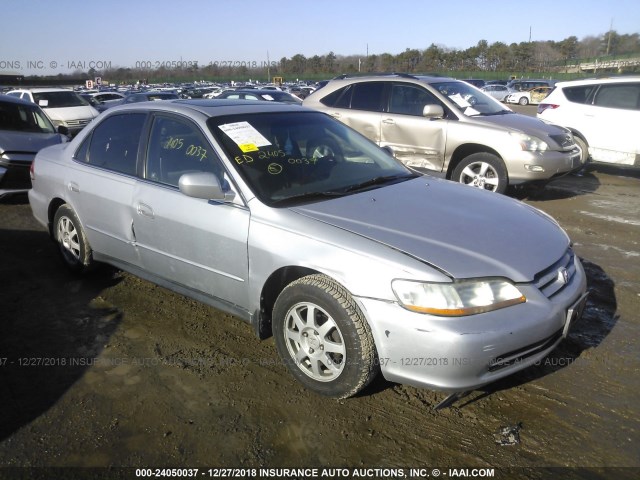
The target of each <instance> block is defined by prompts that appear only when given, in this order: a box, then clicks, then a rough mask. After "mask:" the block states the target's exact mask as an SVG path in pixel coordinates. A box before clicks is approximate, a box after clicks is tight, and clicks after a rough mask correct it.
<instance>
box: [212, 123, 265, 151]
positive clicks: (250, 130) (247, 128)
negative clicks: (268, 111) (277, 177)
mask: <svg viewBox="0 0 640 480" xmlns="http://www.w3.org/2000/svg"><path fill="white" fill-rule="evenodd" d="M220 130H222V131H223V132H224V133H226V134H227V135H228V136H229V138H231V140H233V141H234V142H235V143H236V145H238V147H239V148H240V150H242V151H243V152H244V153H246V152H255V151H257V150H258V147H266V146H268V145H271V142H269V140H267V139H266V138H264V136H263V135H262V134H261V133H260V132H258V130H256V129H255V128H254V127H253V126H252V125H251V124H250V123H249V122H237V123H227V124H225V125H220Z"/></svg>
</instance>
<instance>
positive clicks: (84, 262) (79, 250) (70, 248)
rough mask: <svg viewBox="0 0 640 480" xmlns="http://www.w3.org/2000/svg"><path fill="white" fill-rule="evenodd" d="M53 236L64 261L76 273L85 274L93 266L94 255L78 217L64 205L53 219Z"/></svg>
mask: <svg viewBox="0 0 640 480" xmlns="http://www.w3.org/2000/svg"><path fill="white" fill-rule="evenodd" d="M53 236H54V239H55V241H56V242H57V244H58V248H59V251H60V254H61V256H62V260H63V261H64V263H65V265H66V266H67V267H68V268H69V269H70V270H72V271H74V272H84V271H86V270H88V269H90V268H91V267H92V266H93V255H92V251H91V247H90V246H89V242H88V241H87V237H86V236H85V234H84V230H83V229H82V225H81V224H80V220H79V219H78V216H77V215H76V213H75V212H74V211H73V209H72V208H71V207H69V206H68V205H66V204H64V205H62V206H60V208H58V210H57V211H56V214H55V216H54V218H53Z"/></svg>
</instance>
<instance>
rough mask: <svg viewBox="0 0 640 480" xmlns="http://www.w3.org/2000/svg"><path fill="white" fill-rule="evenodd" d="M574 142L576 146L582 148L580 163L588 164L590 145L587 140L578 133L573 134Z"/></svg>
mask: <svg viewBox="0 0 640 480" xmlns="http://www.w3.org/2000/svg"><path fill="white" fill-rule="evenodd" d="M573 140H574V142H576V147H578V150H580V163H581V164H582V165H586V163H587V160H589V146H588V145H587V142H585V141H584V140H583V139H582V138H580V137H578V136H577V135H574V136H573Z"/></svg>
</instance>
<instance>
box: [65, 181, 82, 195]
mask: <svg viewBox="0 0 640 480" xmlns="http://www.w3.org/2000/svg"><path fill="white" fill-rule="evenodd" d="M67 188H68V189H69V191H70V192H76V193H78V192H80V187H79V186H78V184H77V183H76V182H69V183H68V184H67Z"/></svg>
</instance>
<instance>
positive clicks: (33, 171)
mask: <svg viewBox="0 0 640 480" xmlns="http://www.w3.org/2000/svg"><path fill="white" fill-rule="evenodd" d="M29 176H30V177H31V182H32V183H33V181H34V180H35V179H36V161H35V160H33V161H32V162H31V166H30V167H29Z"/></svg>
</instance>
